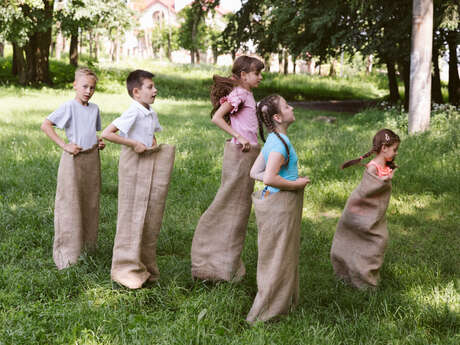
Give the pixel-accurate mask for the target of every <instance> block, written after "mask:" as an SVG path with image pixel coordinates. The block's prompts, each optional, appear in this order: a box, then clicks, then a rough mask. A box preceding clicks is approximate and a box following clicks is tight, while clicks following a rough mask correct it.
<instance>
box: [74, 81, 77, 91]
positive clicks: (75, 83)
mask: <svg viewBox="0 0 460 345" xmlns="http://www.w3.org/2000/svg"><path fill="white" fill-rule="evenodd" d="M76 87H77V81H76V80H74V81H73V88H74V89H75V88H76Z"/></svg>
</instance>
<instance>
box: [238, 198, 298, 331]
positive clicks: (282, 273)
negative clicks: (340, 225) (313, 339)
mask: <svg viewBox="0 0 460 345" xmlns="http://www.w3.org/2000/svg"><path fill="white" fill-rule="evenodd" d="M303 194H304V190H303V189H302V190H296V191H279V192H277V193H274V194H270V195H269V196H268V197H265V198H264V199H261V192H260V191H258V192H254V193H253V194H252V202H253V203H254V209H255V213H256V220H257V228H258V229H259V232H258V253H259V254H258V259H257V295H256V298H255V299H254V303H253V305H252V308H251V310H250V311H249V314H248V316H247V318H246V321H248V322H249V323H253V322H255V321H267V320H270V319H273V318H275V317H277V316H280V315H283V314H287V313H289V312H290V311H291V310H292V309H293V308H294V307H295V306H296V305H297V303H298V300H299V252H300V231H301V225H302V208H303Z"/></svg>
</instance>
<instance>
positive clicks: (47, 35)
mask: <svg viewBox="0 0 460 345" xmlns="http://www.w3.org/2000/svg"><path fill="white" fill-rule="evenodd" d="M0 4H1V8H2V11H0V32H1V36H2V37H3V38H4V39H6V40H8V41H10V42H11V44H12V45H13V73H14V74H17V75H18V80H19V82H20V83H21V84H39V83H47V84H50V83H51V78H50V76H49V61H48V59H49V52H50V44H51V29H52V24H53V6H54V0H1V2H0Z"/></svg>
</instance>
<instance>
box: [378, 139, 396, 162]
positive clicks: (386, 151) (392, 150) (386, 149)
mask: <svg viewBox="0 0 460 345" xmlns="http://www.w3.org/2000/svg"><path fill="white" fill-rule="evenodd" d="M398 148H399V143H394V144H393V145H390V146H386V145H383V146H382V153H383V157H384V158H385V161H387V162H391V161H393V160H394V159H395V158H396V156H397V155H398Z"/></svg>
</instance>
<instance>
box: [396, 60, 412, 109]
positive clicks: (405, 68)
mask: <svg viewBox="0 0 460 345" xmlns="http://www.w3.org/2000/svg"><path fill="white" fill-rule="evenodd" d="M398 69H399V74H400V75H401V77H402V80H403V82H404V110H405V111H406V112H407V111H409V95H410V93H409V92H410V62H408V61H405V60H400V61H399V62H398Z"/></svg>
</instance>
